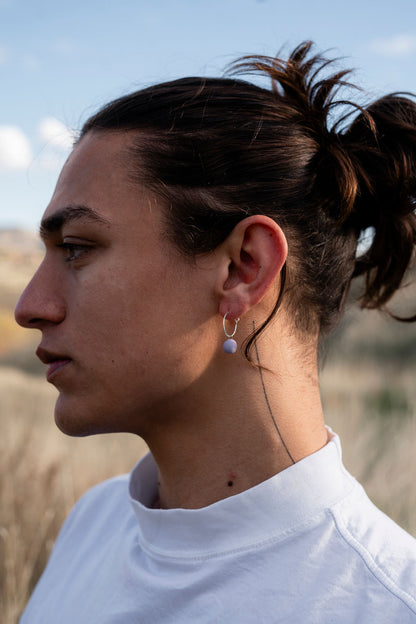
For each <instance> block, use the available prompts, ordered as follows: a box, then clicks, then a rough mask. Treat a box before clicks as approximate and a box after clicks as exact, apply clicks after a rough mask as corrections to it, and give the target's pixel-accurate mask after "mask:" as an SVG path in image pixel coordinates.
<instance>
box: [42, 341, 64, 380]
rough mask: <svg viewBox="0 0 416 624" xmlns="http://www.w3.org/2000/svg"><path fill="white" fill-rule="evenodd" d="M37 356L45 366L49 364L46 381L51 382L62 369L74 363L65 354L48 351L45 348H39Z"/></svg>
mask: <svg viewBox="0 0 416 624" xmlns="http://www.w3.org/2000/svg"><path fill="white" fill-rule="evenodd" d="M36 355H37V356H38V358H39V359H40V361H41V362H43V363H44V364H49V366H48V368H47V370H46V379H47V380H48V381H51V379H52V377H54V376H55V374H56V373H57V372H58V371H60V370H61V369H62V368H64V367H65V366H67V365H68V364H69V363H70V362H72V358H70V357H69V356H68V355H66V354H63V353H56V352H53V351H48V350H47V349H44V348H43V347H38V348H37V350H36Z"/></svg>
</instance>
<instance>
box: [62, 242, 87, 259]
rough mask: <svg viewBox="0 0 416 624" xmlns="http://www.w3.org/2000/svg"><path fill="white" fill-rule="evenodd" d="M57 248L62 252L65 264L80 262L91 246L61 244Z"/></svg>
mask: <svg viewBox="0 0 416 624" xmlns="http://www.w3.org/2000/svg"><path fill="white" fill-rule="evenodd" d="M58 247H59V248H60V249H63V250H64V254H65V262H75V261H76V260H80V259H81V258H82V257H83V256H84V255H85V254H87V253H88V252H89V251H90V250H91V249H92V245H85V244H84V245H81V244H79V243H61V244H60V245H58Z"/></svg>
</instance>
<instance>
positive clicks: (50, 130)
mask: <svg viewBox="0 0 416 624" xmlns="http://www.w3.org/2000/svg"><path fill="white" fill-rule="evenodd" d="M38 133H39V138H40V140H41V141H42V142H43V143H47V144H48V146H51V147H54V148H56V149H58V150H61V151H65V152H67V151H69V150H70V149H71V148H72V146H73V144H74V139H75V136H74V133H73V132H72V131H71V130H70V129H69V128H67V126H65V124H63V123H62V121H59V119H56V118H55V117H45V118H44V119H42V121H41V122H40V123H39V126H38Z"/></svg>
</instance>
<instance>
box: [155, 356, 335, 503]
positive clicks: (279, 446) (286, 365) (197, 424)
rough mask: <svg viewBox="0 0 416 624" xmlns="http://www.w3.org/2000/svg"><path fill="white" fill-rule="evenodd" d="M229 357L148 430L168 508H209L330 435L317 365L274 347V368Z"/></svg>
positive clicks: (161, 496)
mask: <svg viewBox="0 0 416 624" xmlns="http://www.w3.org/2000/svg"><path fill="white" fill-rule="evenodd" d="M285 352H286V353H287V352H288V351H287V350H285ZM226 358H228V359H224V358H223V360H222V364H218V366H217V367H216V374H215V376H214V379H212V382H211V383H210V382H209V380H207V379H204V380H201V382H200V384H198V387H195V388H193V389H192V391H191V390H190V391H188V392H187V393H186V396H183V397H178V398H176V400H174V401H173V402H172V403H171V405H170V407H169V410H167V411H166V412H165V414H164V416H163V418H160V419H159V424H156V425H155V421H154V420H153V425H152V428H151V431H150V430H149V431H148V432H147V434H146V435H144V436H143V437H145V439H146V442H147V443H148V445H149V448H150V450H151V451H152V453H153V455H154V457H155V460H156V462H157V464H158V467H159V503H160V506H161V507H164V508H174V507H182V508H189V509H196V508H201V507H205V506H207V505H210V504H212V503H214V502H216V501H218V500H221V499H223V498H226V497H227V496H232V495H234V494H237V493H240V492H242V491H244V490H247V489H249V488H251V487H253V486H255V485H257V484H259V483H261V482H262V481H265V480H266V479H268V478H270V477H272V476H273V475H275V474H277V473H278V472H280V471H282V470H284V469H286V468H288V467H289V466H291V465H292V464H293V463H295V462H297V461H299V460H301V459H303V458H304V457H306V456H307V455H310V454H311V453H314V452H315V451H317V450H318V449H320V448H322V447H323V446H324V445H325V444H326V442H327V432H326V429H325V426H324V421H323V415H322V408H321V401H320V393H319V386H318V372H317V367H316V366H315V365H311V366H298V365H297V366H296V367H293V366H291V365H290V362H288V361H287V360H286V361H283V358H282V357H279V355H278V354H275V357H274V359H276V360H277V361H279V362H280V367H279V371H274V372H273V371H271V370H268V369H259V368H258V367H254V366H251V365H249V364H248V363H247V362H246V361H244V360H243V358H239V359H237V358H235V359H234V360H232V359H231V358H233V356H226ZM236 380H238V383H236ZM149 429H150V428H149Z"/></svg>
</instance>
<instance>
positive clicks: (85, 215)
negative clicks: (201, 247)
mask: <svg viewBox="0 0 416 624" xmlns="http://www.w3.org/2000/svg"><path fill="white" fill-rule="evenodd" d="M127 140H128V139H127V138H126V134H125V133H120V134H118V133H116V132H113V133H98V134H97V133H88V134H87V135H85V136H84V137H83V138H82V140H81V141H80V142H79V143H78V145H77V146H76V147H75V148H74V150H73V152H72V154H71V155H70V157H69V159H68V161H67V163H66V164H65V166H64V168H63V170H62V172H61V175H60V177H59V180H58V183H57V186H56V189H55V192H54V195H53V197H52V200H51V202H50V204H49V206H48V207H47V209H46V211H45V214H44V217H43V221H42V223H43V225H42V228H41V233H42V236H43V239H44V243H45V248H46V252H45V257H44V259H43V262H42V264H41V265H40V267H39V269H38V270H37V272H36V274H35V275H34V277H33V279H32V280H31V282H30V283H29V284H28V286H27V287H26V289H25V291H24V292H23V294H22V295H21V297H20V300H19V302H18V304H17V307H16V319H17V322H18V323H19V324H20V325H22V326H24V327H28V328H36V329H39V330H40V331H41V333H42V340H41V343H40V346H39V349H38V355H39V357H40V359H41V360H42V361H43V362H44V363H45V364H47V366H48V368H47V378H48V381H49V382H51V383H52V384H54V386H56V388H57V389H58V391H59V397H58V399H57V403H56V410H55V419H56V422H57V424H58V426H59V427H60V428H61V429H62V430H63V431H64V432H66V433H69V434H71V435H88V434H90V433H98V432H110V431H130V432H135V433H140V434H142V432H143V431H144V430H145V429H146V427H147V425H148V422H149V419H150V418H155V416H156V415H158V414H160V415H162V414H163V413H166V414H167V413H168V412H169V405H170V404H171V403H172V398H173V397H175V399H176V400H177V401H179V402H180V397H181V394H183V393H184V392H185V390H186V389H188V388H189V387H191V386H192V384H194V383H195V382H196V380H198V379H200V378H201V377H203V375H204V372H205V371H206V369H207V367H209V363H210V361H211V360H212V358H213V357H214V353H215V352H216V351H217V350H218V344H219V343H218V340H220V338H221V336H220V334H219V333H218V335H217V338H215V334H214V330H213V326H214V323H213V321H212V319H213V318H215V316H216V315H217V309H216V306H217V304H216V302H215V297H213V296H210V294H209V293H211V292H212V291H213V284H212V279H213V277H212V271H210V270H209V266H208V264H209V258H205V259H202V260H201V261H199V260H198V262H194V261H190V260H189V259H187V258H185V257H183V256H182V255H181V254H180V253H179V252H178V251H177V250H176V248H175V247H174V245H173V244H172V243H171V242H170V241H169V239H168V236H167V234H166V228H167V226H166V223H165V221H164V219H163V212H162V209H161V208H160V206H158V202H157V200H155V198H154V197H153V196H151V194H150V193H149V192H148V191H147V190H146V189H145V188H143V187H140V185H139V184H138V183H135V182H132V181H131V180H130V179H129V178H128V175H127V173H126V167H125V163H126V161H125V159H126V141H127ZM204 263H205V264H204ZM218 319H219V320H218ZM218 323H221V318H220V317H218V318H217V320H216V326H217V324H218ZM215 331H216V330H215Z"/></svg>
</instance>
